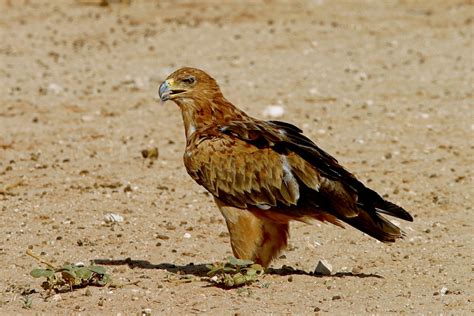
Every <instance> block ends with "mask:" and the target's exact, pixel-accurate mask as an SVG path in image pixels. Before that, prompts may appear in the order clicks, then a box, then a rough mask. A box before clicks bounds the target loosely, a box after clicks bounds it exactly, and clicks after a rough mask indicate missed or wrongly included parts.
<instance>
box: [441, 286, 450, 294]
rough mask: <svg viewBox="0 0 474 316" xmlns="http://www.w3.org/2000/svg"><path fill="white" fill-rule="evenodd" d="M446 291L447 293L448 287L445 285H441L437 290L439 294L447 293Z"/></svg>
mask: <svg viewBox="0 0 474 316" xmlns="http://www.w3.org/2000/svg"><path fill="white" fill-rule="evenodd" d="M448 293H449V290H448V288H447V287H445V286H443V287H442V288H441V290H439V294H441V295H446V294H448Z"/></svg>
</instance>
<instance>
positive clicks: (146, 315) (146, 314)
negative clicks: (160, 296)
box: [142, 308, 151, 316]
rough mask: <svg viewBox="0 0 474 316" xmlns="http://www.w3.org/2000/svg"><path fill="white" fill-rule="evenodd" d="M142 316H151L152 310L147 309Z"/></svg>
mask: <svg viewBox="0 0 474 316" xmlns="http://www.w3.org/2000/svg"><path fill="white" fill-rule="evenodd" d="M142 316H151V308H145V309H144V310H142Z"/></svg>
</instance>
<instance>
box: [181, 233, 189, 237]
mask: <svg viewBox="0 0 474 316" xmlns="http://www.w3.org/2000/svg"><path fill="white" fill-rule="evenodd" d="M183 237H184V238H191V234H190V233H185V234H184V235H183Z"/></svg>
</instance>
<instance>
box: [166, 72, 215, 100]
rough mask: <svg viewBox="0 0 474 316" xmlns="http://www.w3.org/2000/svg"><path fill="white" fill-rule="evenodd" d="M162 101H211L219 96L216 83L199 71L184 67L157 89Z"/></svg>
mask: <svg viewBox="0 0 474 316" xmlns="http://www.w3.org/2000/svg"><path fill="white" fill-rule="evenodd" d="M159 94H160V99H161V100H162V101H167V100H173V101H175V102H176V103H178V104H180V103H185V101H186V99H188V100H189V99H191V100H194V101H197V100H199V99H200V100H203V99H204V100H205V99H208V100H212V99H214V97H215V96H216V95H221V92H220V89H219V86H218V85H217V82H216V81H215V80H214V78H212V77H211V76H209V75H208V74H207V73H205V72H204V71H202V70H200V69H196V68H191V67H184V68H181V69H178V70H176V71H175V72H173V73H172V74H171V75H169V76H168V78H167V79H166V80H165V81H163V83H162V84H161V85H160V89H159Z"/></svg>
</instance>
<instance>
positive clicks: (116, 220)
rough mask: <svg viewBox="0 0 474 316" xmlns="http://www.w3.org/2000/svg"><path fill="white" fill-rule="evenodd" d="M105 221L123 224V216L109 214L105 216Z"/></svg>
mask: <svg viewBox="0 0 474 316" xmlns="http://www.w3.org/2000/svg"><path fill="white" fill-rule="evenodd" d="M104 220H105V222H106V223H120V222H123V216H122V215H118V214H114V213H107V214H105V215H104Z"/></svg>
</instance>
